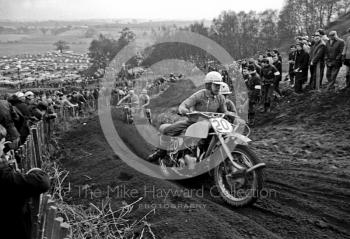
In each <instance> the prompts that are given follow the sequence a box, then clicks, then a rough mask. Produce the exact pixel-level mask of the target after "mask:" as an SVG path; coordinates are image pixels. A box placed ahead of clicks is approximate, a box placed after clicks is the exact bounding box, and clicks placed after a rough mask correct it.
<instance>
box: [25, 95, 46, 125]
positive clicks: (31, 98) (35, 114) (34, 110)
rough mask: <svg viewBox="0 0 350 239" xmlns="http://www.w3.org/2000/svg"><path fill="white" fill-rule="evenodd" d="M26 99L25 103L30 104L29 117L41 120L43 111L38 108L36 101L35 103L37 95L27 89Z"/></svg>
mask: <svg viewBox="0 0 350 239" xmlns="http://www.w3.org/2000/svg"><path fill="white" fill-rule="evenodd" d="M24 96H25V98H26V101H25V103H26V104H27V105H28V109H29V113H30V115H29V117H30V119H31V120H33V121H38V120H41V119H42V117H43V113H42V112H41V111H40V110H39V109H38V107H37V105H36V103H35V95H34V93H33V92H31V91H27V92H26V93H25V94H24Z"/></svg>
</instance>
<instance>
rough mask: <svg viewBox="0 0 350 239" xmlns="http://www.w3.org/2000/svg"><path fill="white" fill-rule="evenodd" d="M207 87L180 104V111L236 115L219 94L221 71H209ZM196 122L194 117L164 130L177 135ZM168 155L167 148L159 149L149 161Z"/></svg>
mask: <svg viewBox="0 0 350 239" xmlns="http://www.w3.org/2000/svg"><path fill="white" fill-rule="evenodd" d="M204 82H205V89H203V90H200V91H198V92H196V93H194V94H193V95H192V96H190V97H189V98H187V99H186V100H185V101H184V102H182V103H181V105H180V106H179V113H180V114H182V115H185V114H187V113H190V112H191V109H193V111H202V112H213V113H225V114H226V115H228V116H231V117H235V116H236V114H235V113H232V112H229V111H228V110H227V108H226V104H225V97H224V96H223V95H220V94H219V90H220V86H221V82H222V76H221V74H220V73H219V72H215V71H212V72H209V73H208V74H207V75H206V76H205V79H204ZM194 123H196V121H195V120H194V119H192V118H189V119H187V120H184V121H178V122H175V123H174V124H172V125H170V126H168V127H166V128H165V129H164V131H163V134H164V135H168V136H177V135H179V134H181V132H182V131H183V130H185V129H186V128H187V127H189V126H190V125H192V124H194ZM165 155H166V150H163V149H158V150H157V151H156V152H155V153H153V154H152V155H150V156H149V157H148V161H150V162H152V161H155V160H158V158H159V157H163V156H165Z"/></svg>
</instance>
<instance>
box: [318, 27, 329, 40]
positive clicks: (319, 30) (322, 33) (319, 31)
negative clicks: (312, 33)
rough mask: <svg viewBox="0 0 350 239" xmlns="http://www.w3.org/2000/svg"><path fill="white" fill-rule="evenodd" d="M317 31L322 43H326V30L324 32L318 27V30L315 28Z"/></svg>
mask: <svg viewBox="0 0 350 239" xmlns="http://www.w3.org/2000/svg"><path fill="white" fill-rule="evenodd" d="M317 33H319V34H320V36H321V40H322V41H323V42H324V43H326V42H327V41H328V40H329V38H328V37H327V34H326V32H325V31H324V30H323V29H318V30H317Z"/></svg>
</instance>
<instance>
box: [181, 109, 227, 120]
mask: <svg viewBox="0 0 350 239" xmlns="http://www.w3.org/2000/svg"><path fill="white" fill-rule="evenodd" d="M186 115H187V116H193V115H198V116H203V117H205V118H208V119H210V118H224V116H225V114H223V113H214V112H199V111H193V112H190V113H187V114H186Z"/></svg>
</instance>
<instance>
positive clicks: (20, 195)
mask: <svg viewBox="0 0 350 239" xmlns="http://www.w3.org/2000/svg"><path fill="white" fill-rule="evenodd" d="M49 187H50V181H49V177H48V176H47V174H46V173H44V172H42V171H39V170H37V171H33V172H31V173H29V174H21V173H18V172H16V171H14V170H13V169H12V168H11V166H9V165H8V164H6V163H0V189H1V197H0V211H1V214H0V225H1V233H2V236H1V238H5V237H4V235H8V236H9V237H7V238H19V239H29V238H30V235H31V211H30V207H29V204H28V200H29V198H30V197H33V196H38V195H40V194H41V193H43V192H45V191H47V190H48V189H49Z"/></svg>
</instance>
